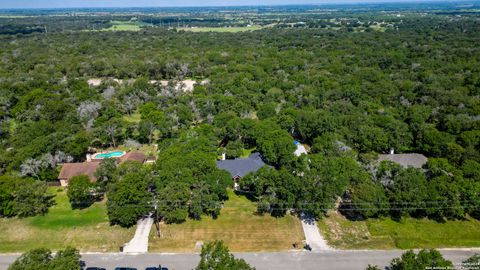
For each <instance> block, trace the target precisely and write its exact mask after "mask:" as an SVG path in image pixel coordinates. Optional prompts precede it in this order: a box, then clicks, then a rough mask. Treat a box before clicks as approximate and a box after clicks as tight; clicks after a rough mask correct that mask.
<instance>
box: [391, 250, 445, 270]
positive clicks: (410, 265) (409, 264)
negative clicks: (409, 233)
mask: <svg viewBox="0 0 480 270" xmlns="http://www.w3.org/2000/svg"><path fill="white" fill-rule="evenodd" d="M446 267H453V264H452V262H451V261H448V260H446V259H444V258H443V256H442V254H440V252H438V251H437V250H434V249H431V250H425V249H424V250H421V251H419V252H418V254H415V253H414V252H413V251H412V250H409V251H407V252H405V253H403V254H402V256H401V257H400V258H395V259H393V260H392V263H391V264H390V268H389V269H392V270H425V269H427V268H430V269H436V268H437V269H438V268H442V269H448V268H446Z"/></svg>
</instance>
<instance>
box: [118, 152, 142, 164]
mask: <svg viewBox="0 0 480 270" xmlns="http://www.w3.org/2000/svg"><path fill="white" fill-rule="evenodd" d="M146 159H147V156H145V155H144V154H143V153H140V152H128V153H126V154H125V155H123V156H122V157H120V158H119V160H120V163H123V162H125V161H137V162H140V163H144V162H145V160H146Z"/></svg>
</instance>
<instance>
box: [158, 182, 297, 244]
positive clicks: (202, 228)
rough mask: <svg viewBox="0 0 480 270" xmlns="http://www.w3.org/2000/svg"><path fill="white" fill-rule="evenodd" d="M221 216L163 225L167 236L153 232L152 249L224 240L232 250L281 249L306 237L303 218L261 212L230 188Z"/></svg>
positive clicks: (163, 232)
mask: <svg viewBox="0 0 480 270" xmlns="http://www.w3.org/2000/svg"><path fill="white" fill-rule="evenodd" d="M228 195H229V197H230V199H229V200H228V201H227V202H225V206H224V208H223V209H222V211H221V213H220V216H219V217H218V218H217V219H216V220H214V219H212V218H210V217H203V218H202V220H188V221H186V222H185V223H183V224H171V225H162V226H161V229H162V234H163V238H160V239H159V238H157V237H156V235H155V226H153V228H152V231H151V233H150V245H149V251H157V252H158V251H162V252H192V251H195V243H196V242H197V241H203V242H204V243H206V242H208V241H212V240H215V239H219V240H223V241H225V243H226V244H227V245H228V247H229V248H230V250H232V251H279V250H288V249H291V248H292V244H293V243H294V242H295V241H301V240H303V239H304V235H303V230H302V226H301V224H300V221H299V220H298V219H297V218H295V217H292V216H290V215H287V216H285V217H282V218H274V217H271V216H270V215H264V216H259V215H256V214H255V213H254V212H255V210H256V206H255V203H253V202H251V201H249V200H248V199H247V198H245V197H244V196H238V195H235V194H234V192H233V191H231V190H229V193H228Z"/></svg>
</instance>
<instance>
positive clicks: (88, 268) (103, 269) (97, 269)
mask: <svg viewBox="0 0 480 270" xmlns="http://www.w3.org/2000/svg"><path fill="white" fill-rule="evenodd" d="M85 270H106V269H105V268H102V267H87V268H86V269H85Z"/></svg>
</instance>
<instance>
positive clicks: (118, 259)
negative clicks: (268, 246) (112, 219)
mask: <svg viewBox="0 0 480 270" xmlns="http://www.w3.org/2000/svg"><path fill="white" fill-rule="evenodd" d="M441 252H442V253H443V255H444V256H445V257H446V258H447V259H449V260H452V261H453V262H454V263H460V262H461V261H463V260H465V259H466V258H468V257H470V256H472V255H473V254H475V253H478V252H480V251H479V250H478V249H477V250H470V249H463V250H441ZM401 254H402V251H400V250H393V251H343V250H342V251H340V250H336V251H322V252H315V253H312V252H306V251H302V252H279V253H236V254H235V256H237V257H240V258H244V259H245V260H246V261H247V262H248V263H250V264H251V265H252V266H255V267H256V268H257V269H258V270H286V269H296V270H303V269H305V270H310V269H312V270H314V269H315V270H319V269H320V270H321V269H325V270H327V269H328V270H352V269H365V268H366V267H367V265H368V264H376V265H379V266H381V267H385V266H387V265H388V264H389V262H390V261H391V260H392V259H393V258H395V257H398V256H400V255H401ZM17 256H18V255H0V269H1V270H3V269H7V267H8V265H9V264H10V263H12V262H13V261H14V260H15V258H16V257H17ZM199 258H200V257H199V255H198V254H155V253H148V254H141V255H125V254H117V253H115V254H113V253H111V254H84V255H83V256H82V259H83V260H85V261H86V263H87V266H100V267H105V268H106V269H112V270H113V269H114V268H115V267H116V266H130V267H136V268H138V269H139V270H140V269H141V270H143V269H145V267H147V266H155V265H158V264H160V263H161V264H162V266H166V267H168V268H169V269H170V270H184V269H185V270H186V269H193V268H194V267H195V266H196V265H197V263H198V261H199Z"/></svg>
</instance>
